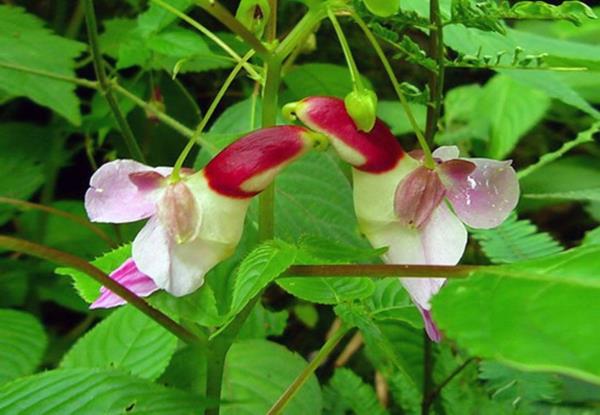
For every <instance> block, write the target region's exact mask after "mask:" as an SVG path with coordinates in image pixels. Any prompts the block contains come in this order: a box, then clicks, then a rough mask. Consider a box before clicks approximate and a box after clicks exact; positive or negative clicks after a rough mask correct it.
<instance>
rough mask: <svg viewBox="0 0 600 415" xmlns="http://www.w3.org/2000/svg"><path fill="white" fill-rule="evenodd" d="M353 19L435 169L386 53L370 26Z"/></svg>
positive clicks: (355, 17) (353, 14) (427, 147)
mask: <svg viewBox="0 0 600 415" xmlns="http://www.w3.org/2000/svg"><path fill="white" fill-rule="evenodd" d="M352 17H353V18H354V20H355V21H356V23H357V24H358V25H359V26H360V28H361V29H362V31H363V32H364V34H365V36H366V37H367V39H368V40H369V42H370V43H371V46H373V49H374V50H375V53H376V54H377V56H378V57H379V60H380V61H381V63H382V64H383V67H384V69H385V72H386V73H387V75H388V78H389V79H390V82H391V83H392V86H393V87H394V91H396V95H397V96H398V99H399V100H400V104H401V105H402V108H404V112H405V113H406V117H407V118H408V121H409V122H410V125H411V126H412V128H413V131H414V132H415V134H416V136H417V140H418V142H419V145H420V146H421V149H422V150H423V154H424V156H425V159H424V165H425V166H426V167H428V168H430V169H432V168H434V167H435V161H434V160H433V156H432V154H431V149H430V148H429V144H427V140H426V139H425V136H424V135H423V133H422V132H421V129H420V128H419V124H417V120H416V119H415V116H414V115H413V113H412V111H411V109H410V105H408V101H407V100H406V97H405V96H404V93H403V92H402V87H401V86H400V82H398V79H397V78H396V74H395V73H394V70H393V69H392V65H391V64H390V61H389V60H388V58H387V57H386V56H385V53H384V52H383V50H382V49H381V46H380V45H379V42H377V39H376V38H375V35H373V33H372V32H371V29H369V26H367V24H366V23H365V22H364V20H363V19H362V18H361V17H360V16H359V15H358V14H356V13H355V12H353V13H352Z"/></svg>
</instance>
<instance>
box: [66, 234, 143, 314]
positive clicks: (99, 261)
mask: <svg viewBox="0 0 600 415" xmlns="http://www.w3.org/2000/svg"><path fill="white" fill-rule="evenodd" d="M130 256H131V244H127V245H123V246H122V247H120V248H117V249H114V250H112V251H110V252H107V253H105V254H104V255H102V256H101V257H99V258H96V259H95V260H93V261H91V262H90V263H91V264H92V265H94V266H95V267H97V268H99V269H100V270H101V271H103V272H105V273H107V274H110V273H111V272H112V271H114V270H115V269H117V268H118V267H119V266H120V265H121V264H122V263H123V262H125V260H126V259H127V258H129V257H130ZM55 272H56V273H57V274H58V275H66V276H70V277H72V278H73V283H74V285H75V289H76V290H77V292H78V293H79V295H80V296H81V298H83V299H84V300H85V301H87V302H88V303H93V302H94V301H96V299H97V298H98V296H99V295H100V287H102V285H101V284H100V283H99V282H97V281H96V280H94V279H93V278H92V277H90V276H88V275H87V274H85V273H83V272H81V271H79V270H76V269H74V268H68V267H61V268H57V269H56V270H55Z"/></svg>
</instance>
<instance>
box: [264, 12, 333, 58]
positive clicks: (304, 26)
mask: <svg viewBox="0 0 600 415" xmlns="http://www.w3.org/2000/svg"><path fill="white" fill-rule="evenodd" d="M326 16H327V9H326V8H325V5H324V3H318V4H316V5H315V6H312V7H311V8H310V9H309V10H308V12H307V13H306V14H305V15H304V16H303V17H302V19H300V21H299V22H298V24H297V25H296V26H294V28H293V29H292V31H291V32H290V33H289V34H288V35H287V36H286V37H285V39H283V41H281V43H280V44H279V46H278V47H277V49H275V55H277V56H278V57H279V59H280V60H281V61H283V60H284V59H285V58H286V57H287V56H288V55H289V54H290V53H292V51H293V50H294V49H295V48H296V46H298V45H299V44H300V42H302V40H304V39H305V38H306V36H307V35H308V34H309V33H310V32H312V31H313V30H314V29H315V26H317V24H319V22H320V21H321V20H323V19H324V18H325V17H326Z"/></svg>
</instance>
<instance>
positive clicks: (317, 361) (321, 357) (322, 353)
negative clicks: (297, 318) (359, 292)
mask: <svg viewBox="0 0 600 415" xmlns="http://www.w3.org/2000/svg"><path fill="white" fill-rule="evenodd" d="M347 332H348V327H346V326H343V325H342V327H340V328H339V329H338V330H337V331H336V332H335V333H334V334H333V335H332V336H331V337H330V338H329V339H328V340H327V341H326V342H325V344H324V345H323V347H322V348H321V350H319V353H317V355H316V356H315V357H314V359H313V360H311V362H310V363H309V364H308V365H307V366H306V367H305V368H304V370H303V371H302V372H301V373H300V374H299V375H298V377H297V378H296V379H295V380H294V381H293V382H292V384H291V385H290V386H289V387H288V388H287V389H286V390H285V392H283V394H282V395H281V396H280V397H279V399H277V402H275V404H273V406H272V407H271V409H269V412H267V414H268V415H277V414H280V413H282V412H283V410H284V409H285V407H286V406H287V404H288V403H289V402H290V401H291V400H292V399H293V398H294V396H296V394H297V393H298V391H299V390H300V388H302V386H304V384H305V383H306V381H307V380H308V378H309V377H310V375H312V374H313V373H314V372H315V370H317V368H318V367H319V366H321V364H322V363H323V362H324V361H325V359H327V357H328V356H329V355H330V354H331V352H332V351H333V349H335V346H337V344H338V343H339V342H340V340H342V338H343V337H344V335H345V334H346V333H347Z"/></svg>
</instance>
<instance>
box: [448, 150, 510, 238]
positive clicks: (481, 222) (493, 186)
mask: <svg viewBox="0 0 600 415" xmlns="http://www.w3.org/2000/svg"><path fill="white" fill-rule="evenodd" d="M468 161H470V162H472V163H474V164H475V165H476V168H475V170H473V172H471V173H470V174H469V175H467V176H465V177H463V178H462V179H461V178H460V175H444V178H443V180H444V181H445V184H446V189H447V190H448V192H447V197H448V199H449V200H450V202H451V204H452V207H453V208H454V211H455V212H456V214H457V215H458V217H459V218H460V219H461V220H462V221H463V222H464V223H466V224H467V225H469V226H471V227H473V228H482V229H488V228H494V227H496V226H498V225H500V224H501V223H502V222H503V221H504V220H505V219H506V218H507V216H508V215H509V214H510V212H511V211H512V210H513V209H514V208H515V206H516V205H517V202H518V200H519V182H518V179H517V174H516V173H515V170H514V169H513V168H512V167H511V162H510V161H496V160H488V159H468Z"/></svg>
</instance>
